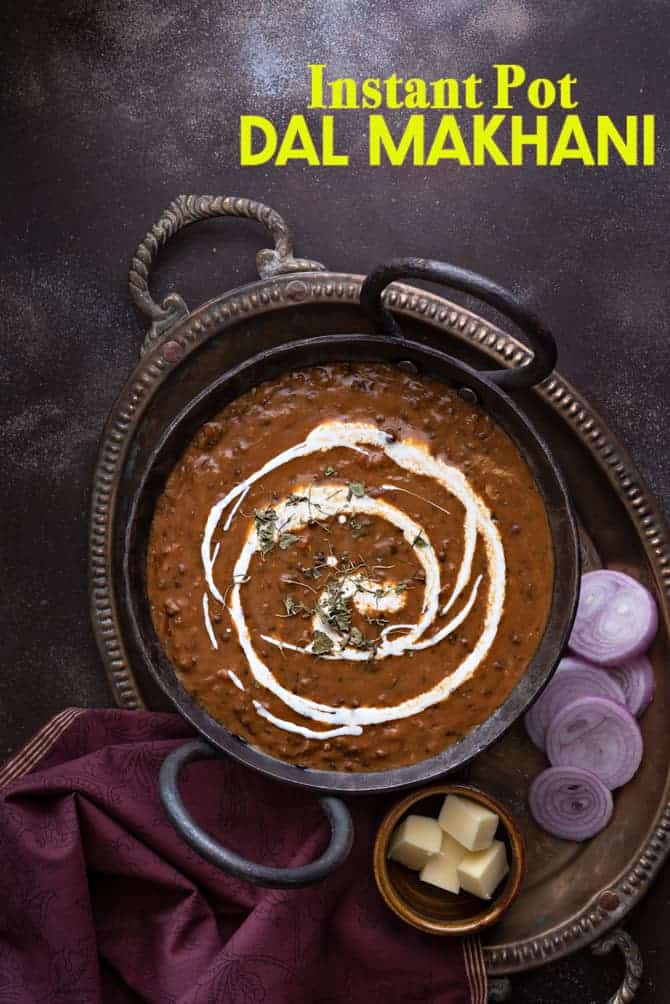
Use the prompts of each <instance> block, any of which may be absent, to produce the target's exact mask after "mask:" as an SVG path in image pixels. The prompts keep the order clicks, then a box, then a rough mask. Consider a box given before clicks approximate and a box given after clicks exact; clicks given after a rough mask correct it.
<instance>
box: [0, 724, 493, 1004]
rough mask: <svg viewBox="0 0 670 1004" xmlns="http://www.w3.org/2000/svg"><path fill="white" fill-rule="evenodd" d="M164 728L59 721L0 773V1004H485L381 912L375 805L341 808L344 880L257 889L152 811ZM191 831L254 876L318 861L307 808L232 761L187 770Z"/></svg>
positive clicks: (480, 992)
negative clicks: (346, 832) (348, 824)
mask: <svg viewBox="0 0 670 1004" xmlns="http://www.w3.org/2000/svg"><path fill="white" fill-rule="evenodd" d="M191 737H192V733H191V731H190V729H189V728H188V726H187V725H186V724H185V723H184V722H183V721H182V720H181V719H180V718H178V717H177V716H173V715H166V714H158V713H149V712H129V711H116V710H109V709H105V710H95V711H79V710H78V709H68V711H65V712H62V713H61V714H60V715H59V716H57V718H56V719H54V720H53V721H52V722H51V723H49V724H48V725H46V726H45V727H44V728H43V729H42V730H41V732H40V733H38V735H37V736H36V737H35V739H34V740H33V741H32V742H31V743H29V744H28V746H27V747H25V748H24V749H23V750H22V751H21V752H20V753H19V754H17V756H16V757H14V759H13V760H12V761H10V762H9V763H8V764H7V765H6V766H5V768H3V770H2V771H0V903H1V904H2V907H1V908H0V1004H32V1002H35V1004H98V1002H101V1004H108V1002H109V1004H117V1002H118V1004H130V1002H133V1004H136V1002H138V1001H148V1002H151V1004H154V1002H155V1004H340V1002H343V1004H345V1002H346V1004H358V1002H360V1004H370V1002H371V1001H380V1000H383V1001H384V1002H385V1004H393V1002H394V1001H398V1002H399V1004H400V1002H402V1004H483V1002H484V1001H485V1000H486V979H485V974H484V971H483V966H482V962H481V949H480V947H479V944H478V943H476V942H470V943H468V944H466V945H464V943H463V942H460V941H454V940H448V939H436V938H431V937H428V936H424V935H422V934H421V933H419V932H418V931H413V930H412V929H410V928H409V927H407V926H405V925H404V924H402V923H401V922H400V921H399V920H396V918H395V917H394V916H393V915H392V914H391V913H390V912H389V911H388V910H387V908H386V907H385V906H384V904H383V903H382V901H381V899H380V897H379V894H378V892H377V889H376V887H375V884H374V879H373V876H372V866H371V850H372V841H373V839H374V833H375V829H376V826H377V824H378V822H379V820H380V818H381V816H382V814H383V813H384V811H385V809H386V808H387V807H388V805H389V800H388V799H385V798H382V799H379V798H376V799H369V798H368V799H364V800H354V801H352V802H351V809H352V812H353V814H354V821H355V827H356V838H355V844H354V849H353V851H352V853H351V856H350V858H349V860H348V861H347V863H346V864H345V865H344V866H343V867H342V868H341V869H340V870H339V871H338V872H337V873H336V874H334V875H332V876H331V877H330V878H328V879H327V880H326V881H324V882H322V883H321V884H319V885H316V886H312V887H310V888H307V889H302V890H297V891H283V890H276V889H274V890H269V889H257V888H255V887H254V886H251V885H249V884H247V883H245V882H241V881H239V880H238V879H235V878H232V877H231V876H229V875H227V874H225V873H224V872H222V871H220V870H218V869H217V868H215V867H213V866H212V865H210V864H208V863H207V862H206V861H203V860H202V859H201V858H200V857H199V856H198V855H197V854H196V853H195V852H193V851H192V850H191V849H190V848H189V847H187V845H186V844H185V843H184V842H183V841H182V840H181V839H180V838H179V837H178V836H177V834H176V833H175V831H174V830H173V829H172V827H171V825H170V824H169V822H168V820H167V818H166V817H165V815H164V812H163V809H162V807H161V805H160V802H159V799H158V771H159V768H160V764H161V762H162V760H163V758H164V757H165V756H166V755H167V753H169V752H170V750H172V749H174V748H175V746H177V745H179V744H180V743H182V742H183V741H184V740H186V739H188V738H191ZM183 790H184V794H185V798H186V801H187V803H188V804H189V807H190V809H191V811H192V812H193V813H194V815H195V817H196V818H197V819H198V820H199V822H200V823H201V824H202V825H203V826H204V827H205V828H206V829H207V830H209V832H210V833H212V834H213V835H214V836H215V837H218V838H219V839H221V840H222V841H224V842H225V843H227V844H229V845H230V846H231V847H233V848H235V849H237V850H239V851H240V852H242V853H244V854H245V855H247V856H249V857H255V858H256V859H257V860H262V861H264V862H266V863H269V864H276V865H279V864H294V865H295V864H300V863H304V862H306V861H309V860H310V859H311V858H313V857H314V856H315V855H317V854H318V853H319V852H320V850H321V849H322V847H323V846H324V843H325V841H326V839H327V834H328V826H327V823H326V822H325V819H324V817H323V816H322V814H321V811H320V809H319V806H318V803H317V800H316V798H315V796H314V795H313V794H310V793H306V792H301V791H298V790H294V789H292V788H289V787H286V786H282V785H279V784H277V783H276V782H273V781H270V780H268V779H266V778H263V777H261V776H260V775H258V774H256V773H254V772H251V771H249V770H247V769H246V768H244V767H241V766H239V765H238V764H236V763H234V762H233V761H232V760H230V759H226V760H213V761H211V762H204V763H197V764H193V765H191V766H190V767H188V768H187V770H186V772H185V774H184V776H183Z"/></svg>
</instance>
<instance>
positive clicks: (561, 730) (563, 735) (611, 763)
mask: <svg viewBox="0 0 670 1004" xmlns="http://www.w3.org/2000/svg"><path fill="white" fill-rule="evenodd" d="M547 756H548V757H549V760H550V761H551V764H552V766H553V767H582V768H583V769H584V770H590V771H592V772H593V773H594V774H595V775H596V776H597V777H599V778H600V780H601V781H602V782H603V784H604V785H606V787H608V788H610V789H612V788H620V787H621V785H622V784H626V783H627V782H628V781H630V779H631V778H632V777H633V775H634V774H635V773H636V771H637V769H638V767H639V766H640V762H641V760H642V736H641V734H640V729H639V727H638V724H637V722H636V721H635V719H634V718H633V716H632V715H631V713H630V711H628V710H627V709H626V708H624V707H622V706H621V705H620V704H617V703H616V702H615V701H610V700H608V699H607V698H605V697H583V698H581V699H580V700H578V701H573V702H572V704H568V705H567V706H566V707H564V708H563V709H562V710H561V711H559V713H558V715H557V716H556V718H555V719H554V721H553V722H551V724H550V725H549V728H548V729H547Z"/></svg>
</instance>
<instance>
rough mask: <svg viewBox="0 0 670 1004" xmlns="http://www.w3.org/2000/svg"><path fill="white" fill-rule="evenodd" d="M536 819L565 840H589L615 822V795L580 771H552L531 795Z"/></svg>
mask: <svg viewBox="0 0 670 1004" xmlns="http://www.w3.org/2000/svg"><path fill="white" fill-rule="evenodd" d="M528 805H529V808H530V811H531V815H532V816H533V819H534V820H535V822H536V823H537V825H538V826H540V827H541V828H542V829H543V830H545V831H546V832H547V833H549V834H551V836H553V837H559V838H560V839H562V840H576V841H581V840H590V839H591V837H595V836H596V834H598V833H600V832H601V830H604V829H605V827H606V826H607V824H608V823H609V822H610V820H611V818H612V813H613V811H614V803H613V801H612V793H611V792H610V791H609V789H608V788H606V787H605V785H604V784H603V783H602V781H601V780H600V779H599V778H597V777H596V775H595V774H592V773H591V772H590V771H588V770H583V769H581V768H579V767H549V769H548V770H544V771H542V773H541V774H538V775H537V777H536V778H535V780H534V781H533V783H532V784H531V786H530V790H529V792H528Z"/></svg>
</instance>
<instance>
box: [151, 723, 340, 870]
mask: <svg viewBox="0 0 670 1004" xmlns="http://www.w3.org/2000/svg"><path fill="white" fill-rule="evenodd" d="M220 755H221V754H220V753H218V752H217V751H216V750H215V749H214V747H213V746H210V745H209V743H206V742H203V741H202V740H200V739H194V740H192V741H191V742H188V743H185V744H184V745H183V746H178V747H177V749H175V750H173V751H172V753H169V754H168V756H167V757H166V758H165V760H164V761H163V763H162V765H161V770H160V779H159V794H160V799H161V802H162V803H163V808H164V809H165V811H166V813H167V815H168V817H169V819H170V822H171V823H172V825H173V826H174V828H175V830H176V831H177V833H178V834H179V835H180V837H182V838H183V839H184V840H185V841H186V843H187V844H188V845H189V847H192V848H193V850H194V851H197V853H198V854H200V855H201V857H203V858H205V860H206V861H209V862H210V863H211V864H213V865H216V866H217V867H218V868H222V869H223V870H224V871H226V872H229V874H231V875H234V876H235V877H236V878H239V879H243V880H244V881H246V882H252V883H253V884H254V885H260V886H266V887H269V888H274V889H298V888H300V887H301V886H305V885H311V884H312V883H313V882H320V881H321V879H324V878H326V877H327V876H328V875H330V873H331V872H334V871H335V869H336V868H339V866H340V865H341V864H343V863H344V862H345V861H346V859H347V857H348V855H349V851H350V850H351V845H352V843H353V839H354V826H353V822H352V820H351V814H350V812H349V810H348V809H347V807H346V805H345V804H344V802H343V801H342V800H341V799H339V798H333V797H332V796H326V795H324V796H322V797H321V798H319V802H320V804H321V808H322V809H323V811H324V813H325V814H326V817H327V819H328V822H329V823H330V831H331V836H330V841H329V843H328V846H327V847H326V849H325V851H324V852H323V854H322V855H321V856H320V857H318V858H317V859H316V861H310V863H309V864H306V865H298V866H297V867H292V868H277V867H273V866H271V865H262V864H258V863H257V862H256V861H250V860H249V859H248V858H244V857H242V855H241V854H237V853H236V852H235V851H231V850H229V849H228V848H227V847H224V846H223V845H222V844H220V843H218V841H216V840H215V839H214V837H212V836H210V834H209V833H207V832H206V831H205V830H203V829H202V827H201V826H199V825H198V823H196V821H195V819H194V818H193V816H192V815H191V813H190V812H189V811H188V809H187V808H186V806H185V805H184V801H183V799H182V797H181V794H180V792H179V775H180V774H181V771H182V769H183V768H184V767H185V766H186V765H187V764H189V763H193V762H194V761H195V760H211V759H213V758H216V757H219V756H220Z"/></svg>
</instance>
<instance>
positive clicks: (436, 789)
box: [373, 784, 526, 935]
mask: <svg viewBox="0 0 670 1004" xmlns="http://www.w3.org/2000/svg"><path fill="white" fill-rule="evenodd" d="M433 795H462V796H463V797H464V798H471V799H473V800H474V801H477V802H480V803H481V804H482V805H485V806H486V807H487V808H489V809H491V810H492V811H493V812H495V813H497V815H498V817H499V819H500V822H501V823H502V824H503V826H504V827H505V829H506V831H507V834H508V836H509V842H510V852H511V853H510V858H511V860H510V871H509V876H508V879H507V882H506V884H505V888H504V891H503V893H501V895H500V896H498V897H497V898H495V899H493V900H492V901H491V903H490V904H486V901H485V900H482V906H483V909H482V913H481V914H476V915H475V916H474V917H470V918H468V919H464V920H461V921H459V920H453V921H440V922H436V921H431V920H427V919H426V918H425V917H422V916H420V915H419V914H417V913H415V912H414V910H412V908H411V907H410V906H409V905H408V904H407V902H406V901H405V900H404V899H402V898H401V897H400V896H399V895H398V893H397V891H396V888H395V886H394V884H393V882H392V881H391V878H390V875H389V871H388V859H387V857H386V848H387V847H388V841H389V838H390V836H391V834H392V832H393V830H394V829H395V827H396V825H397V824H398V823H399V822H400V819H401V818H402V816H404V815H405V813H406V812H407V810H408V809H411V808H412V807H413V806H415V805H416V804H417V803H419V802H422V801H424V800H425V799H426V798H430V797H431V796H433ZM525 865H526V849H525V846H524V842H523V837H522V836H521V831H520V829H519V826H518V824H517V823H516V821H515V820H514V817H513V816H512V814H511V812H510V811H509V809H508V808H507V807H506V806H505V805H504V804H503V803H502V802H500V801H498V799H497V798H494V796H493V795H489V793H488V792H486V791H483V790H482V789H481V788H477V787H476V786H475V785H468V784H433V785H429V786H428V787H426V788H420V789H418V790H416V791H413V792H411V793H410V794H409V795H406V796H405V798H403V799H402V800H401V801H400V802H398V803H397V804H396V805H395V806H394V807H393V808H392V809H390V810H389V811H388V812H387V813H386V815H385V816H384V818H383V820H382V822H381V823H380V826H379V829H378V831H377V836H376V838H375V844H374V851H373V867H374V874H375V881H376V883H377V888H378V889H379V891H380V893H381V895H382V898H383V899H384V901H385V902H386V905H387V906H388V907H390V909H391V910H393V912H394V913H395V914H396V915H397V916H398V917H400V918H401V920H404V921H405V922H406V923H408V924H411V925H412V926H413V927H416V928H418V929H419V930H420V931H426V932H428V933H429V934H442V935H445V934H454V935H459V934H475V933H476V932H478V931H482V930H484V928H486V927H490V926H491V925H492V924H495V923H496V921H497V920H499V919H500V917H501V916H502V915H503V913H504V912H505V911H506V910H507V909H508V908H509V907H510V906H511V905H512V903H513V902H514V900H515V899H516V897H517V896H518V895H519V892H520V890H521V882H522V880H523V876H524V872H525Z"/></svg>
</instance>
